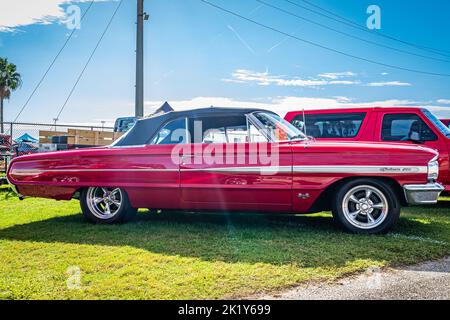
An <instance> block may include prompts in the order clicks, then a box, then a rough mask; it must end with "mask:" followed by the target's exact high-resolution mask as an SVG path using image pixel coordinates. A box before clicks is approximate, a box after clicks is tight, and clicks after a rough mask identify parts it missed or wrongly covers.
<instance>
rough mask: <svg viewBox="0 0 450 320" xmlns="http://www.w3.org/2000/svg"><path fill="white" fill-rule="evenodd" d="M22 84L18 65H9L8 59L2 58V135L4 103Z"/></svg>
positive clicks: (0, 85)
mask: <svg viewBox="0 0 450 320" xmlns="http://www.w3.org/2000/svg"><path fill="white" fill-rule="evenodd" d="M21 84H22V77H21V76H20V74H19V73H18V72H17V67H16V65H15V64H12V63H9V62H8V59H6V58H0V126H1V128H0V133H3V132H4V126H3V121H4V120H3V105H4V104H3V103H4V101H5V100H6V99H9V98H10V97H11V93H12V92H13V91H15V90H16V89H17V88H19V87H20V86H21Z"/></svg>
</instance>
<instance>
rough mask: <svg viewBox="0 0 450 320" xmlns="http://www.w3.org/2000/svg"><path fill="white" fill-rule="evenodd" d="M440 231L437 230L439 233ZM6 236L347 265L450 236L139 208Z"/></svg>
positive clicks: (417, 252)
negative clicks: (373, 232) (121, 219)
mask: <svg viewBox="0 0 450 320" xmlns="http://www.w3.org/2000/svg"><path fill="white" fill-rule="evenodd" d="M449 229H450V227H449V224H448V221H442V222H440V221H432V222H430V223H423V222H421V221H419V220H415V219H401V221H400V223H399V226H398V228H397V230H396V232H397V233H396V234H399V233H403V232H404V233H407V232H408V230H415V232H417V233H418V234H420V235H421V236H422V237H423V238H425V239H426V237H427V236H433V237H436V236H437V234H438V235H441V233H443V234H448V233H449ZM436 232H437V234H436ZM0 239H2V240H16V241H30V242H44V243H54V242H58V243H67V244H84V245H101V246H131V247H134V248H138V249H143V250H146V251H148V252H152V253H157V254H162V255H167V256H180V257H187V258H199V259H202V260H204V261H223V262H226V263H240V262H242V263H252V264H254V263H267V264H272V265H287V264H294V265H297V266H301V267H304V268H335V267H343V266H346V265H348V264H349V263H351V262H354V261H363V260H367V261H378V262H387V263H388V264H391V265H398V264H408V263H413V262H417V261H423V260H427V259H432V258H436V257H441V256H443V255H444V254H446V253H448V252H449V250H450V247H449V245H448V243H447V242H442V243H436V242H427V241H418V240H417V239H416V238H412V239H411V238H408V237H398V236H395V237H394V236H391V235H385V236H363V235H353V234H348V233H344V232H342V231H341V230H340V229H338V228H337V227H336V226H335V225H334V223H333V221H332V218H331V216H330V215H320V216H301V215H284V214H253V213H215V214H212V213H187V212H165V213H161V214H157V213H147V212H144V213H139V214H138V216H137V217H136V219H135V220H134V221H133V222H131V223H128V224H124V225H112V226H109V225H92V224H89V223H87V222H86V221H85V220H84V218H83V216H82V215H81V214H74V215H70V216H65V217H55V218H51V219H48V220H43V221H37V222H32V223H28V224H22V225H15V226H12V227H9V228H5V229H2V230H0Z"/></svg>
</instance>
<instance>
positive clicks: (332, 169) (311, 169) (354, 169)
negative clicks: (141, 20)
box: [12, 166, 428, 175]
mask: <svg viewBox="0 0 450 320" xmlns="http://www.w3.org/2000/svg"><path fill="white" fill-rule="evenodd" d="M177 171H179V169H151V168H137V169H46V170H42V169H13V171H12V174H15V175H36V174H41V173H51V172H62V173H64V172H177ZM180 171H183V172H192V171H198V172H242V173H259V172H282V173H290V172H292V173H348V174H352V173H353V174H354V173H356V174H383V173H384V174H412V173H423V174H427V172H428V167H426V166H423V167H420V166H293V167H291V166H249V167H247V166H242V167H218V168H192V169H180Z"/></svg>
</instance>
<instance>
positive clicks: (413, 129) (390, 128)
mask: <svg viewBox="0 0 450 320" xmlns="http://www.w3.org/2000/svg"><path fill="white" fill-rule="evenodd" d="M381 140H383V141H408V140H421V141H434V140H437V136H436V134H435V133H434V132H433V131H432V130H431V129H430V127H429V126H428V125H427V124H426V123H425V122H424V121H423V120H422V119H421V118H420V117H419V116H418V115H417V114H414V113H411V114H409V113H399V114H387V115H385V116H384V117H383V123H382V129H381Z"/></svg>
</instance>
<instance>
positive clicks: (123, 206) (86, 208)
mask: <svg viewBox="0 0 450 320" xmlns="http://www.w3.org/2000/svg"><path fill="white" fill-rule="evenodd" d="M97 189H107V190H110V189H113V190H120V206H115V205H113V204H111V205H112V206H114V209H113V211H115V212H114V214H112V215H111V216H109V215H105V216H103V217H102V216H101V215H100V214H99V212H98V211H96V208H93V204H92V202H90V199H92V193H93V192H94V193H95V192H98V191H96V190H97ZM80 206H81V210H82V212H83V215H84V217H85V218H86V219H87V220H88V221H89V222H92V223H99V224H117V223H125V222H128V221H130V220H132V219H133V218H134V216H135V215H136V212H137V209H135V208H133V207H131V204H130V201H129V199H128V195H127V193H126V192H125V191H124V190H123V189H120V188H97V187H91V188H86V189H83V191H82V192H81V195H80Z"/></svg>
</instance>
